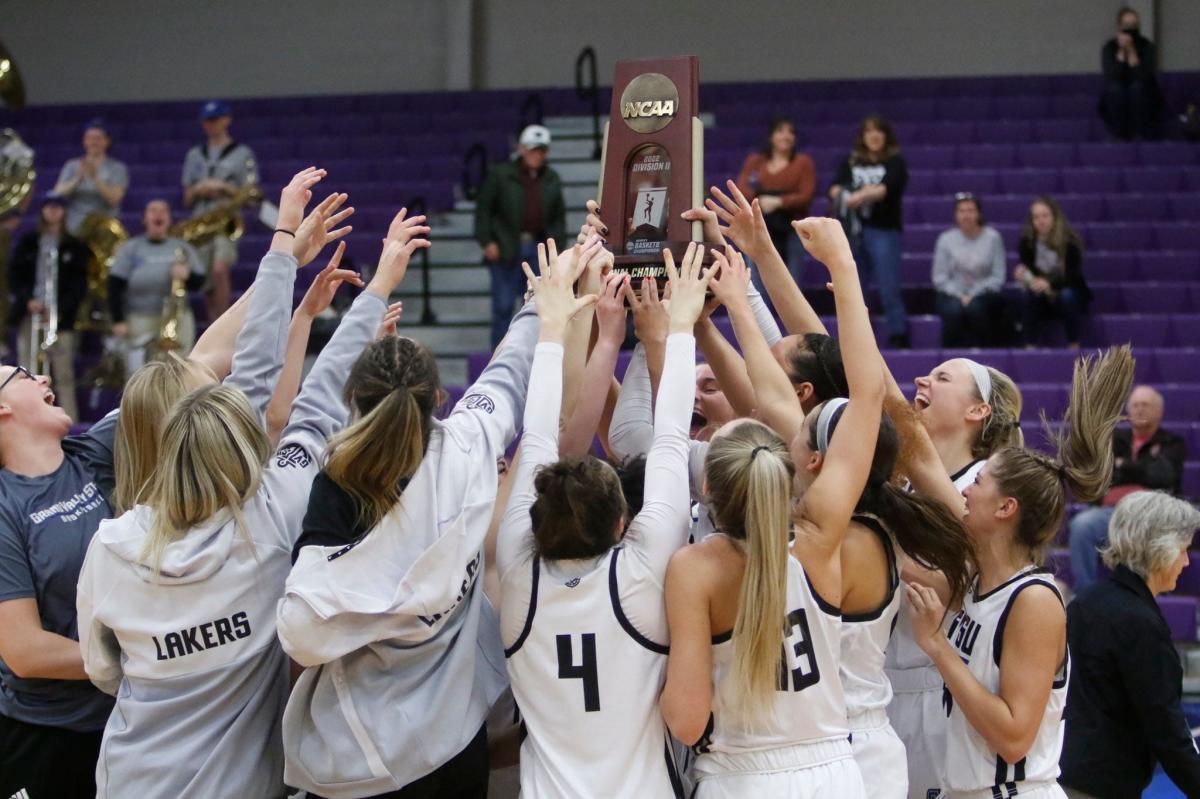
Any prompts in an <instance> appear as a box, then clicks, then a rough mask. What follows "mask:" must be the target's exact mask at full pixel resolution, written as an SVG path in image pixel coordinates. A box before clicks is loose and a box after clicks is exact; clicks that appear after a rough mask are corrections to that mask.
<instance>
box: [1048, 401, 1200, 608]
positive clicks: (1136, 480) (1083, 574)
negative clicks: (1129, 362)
mask: <svg viewBox="0 0 1200 799" xmlns="http://www.w3.org/2000/svg"><path fill="white" fill-rule="evenodd" d="M1125 411H1126V413H1127V414H1128V415H1129V427H1122V428H1119V429H1117V430H1115V431H1113V476H1112V487H1111V488H1109V490H1108V493H1107V494H1105V496H1104V499H1103V500H1102V501H1101V503H1100V505H1099V506H1098V507H1094V508H1088V509H1087V510H1084V511H1082V512H1080V513H1078V514H1076V515H1075V517H1074V518H1072V519H1071V522H1070V524H1069V525H1068V531H1069V534H1070V547H1071V573H1072V575H1074V577H1075V586H1074V588H1075V590H1076V591H1082V590H1083V589H1084V588H1086V587H1087V586H1089V585H1091V584H1092V583H1094V582H1095V581H1096V571H1097V565H1098V564H1097V560H1098V559H1097V556H1096V550H1097V549H1098V548H1099V547H1100V546H1102V545H1103V544H1104V542H1105V541H1106V540H1107V539H1108V527H1109V521H1110V520H1111V519H1112V516H1113V510H1114V508H1115V506H1116V504H1117V503H1118V502H1119V501H1120V500H1121V498H1122V497H1125V496H1127V495H1128V494H1132V493H1134V492H1136V491H1146V490H1151V489H1153V490H1158V491H1169V492H1171V493H1172V494H1179V493H1180V492H1181V490H1182V487H1183V462H1184V460H1185V458H1186V446H1185V444H1184V441H1183V439H1182V438H1181V437H1180V436H1177V435H1175V434H1174V433H1170V432H1168V431H1166V430H1164V429H1162V426H1161V425H1162V420H1163V397H1162V394H1159V393H1158V392H1157V391H1155V390H1154V389H1153V388H1152V387H1150V386H1138V387H1136V388H1135V389H1134V390H1133V391H1132V392H1131V393H1130V395H1129V403H1128V405H1126V407H1125Z"/></svg>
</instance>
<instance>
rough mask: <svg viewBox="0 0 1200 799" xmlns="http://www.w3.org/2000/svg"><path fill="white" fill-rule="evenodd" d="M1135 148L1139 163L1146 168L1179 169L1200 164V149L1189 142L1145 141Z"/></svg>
mask: <svg viewBox="0 0 1200 799" xmlns="http://www.w3.org/2000/svg"><path fill="white" fill-rule="evenodd" d="M1126 146H1128V145H1126ZM1133 147H1135V148H1136V149H1137V155H1138V162H1139V163H1141V164H1144V165H1146V166H1167V167H1170V166H1175V167H1178V166H1179V165H1181V164H1195V163H1198V162H1200V148H1197V147H1196V146H1195V145H1194V144H1189V143H1187V142H1176V141H1155V142H1148V141H1144V142H1138V143H1137V144H1135V145H1133Z"/></svg>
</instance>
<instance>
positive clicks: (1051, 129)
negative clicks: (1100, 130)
mask: <svg viewBox="0 0 1200 799" xmlns="http://www.w3.org/2000/svg"><path fill="white" fill-rule="evenodd" d="M1033 131H1034V134H1033V135H1034V139H1035V140H1036V141H1047V142H1079V141H1087V140H1088V139H1089V138H1091V132H1092V126H1091V121H1090V120H1088V119H1086V118H1075V119H1070V118H1068V119H1035V120H1034V121H1033Z"/></svg>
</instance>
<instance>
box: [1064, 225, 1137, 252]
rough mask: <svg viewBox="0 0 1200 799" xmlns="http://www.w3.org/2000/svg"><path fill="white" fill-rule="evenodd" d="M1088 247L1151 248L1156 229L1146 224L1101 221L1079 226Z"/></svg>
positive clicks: (1101, 248)
mask: <svg viewBox="0 0 1200 799" xmlns="http://www.w3.org/2000/svg"><path fill="white" fill-rule="evenodd" d="M1077 228H1078V230H1079V232H1080V234H1081V235H1082V236H1083V243H1084V246H1085V247H1086V248H1087V249H1094V250H1137V251H1144V250H1147V249H1150V248H1151V244H1152V243H1153V240H1154V230H1153V229H1152V228H1148V227H1146V226H1145V225H1137V224H1134V225H1126V224H1119V223H1100V224H1089V225H1078V226H1077Z"/></svg>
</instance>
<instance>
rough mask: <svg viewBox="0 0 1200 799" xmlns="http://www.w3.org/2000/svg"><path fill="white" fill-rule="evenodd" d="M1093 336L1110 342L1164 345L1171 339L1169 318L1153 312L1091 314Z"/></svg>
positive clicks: (1145, 345) (1142, 345)
mask: <svg viewBox="0 0 1200 799" xmlns="http://www.w3.org/2000/svg"><path fill="white" fill-rule="evenodd" d="M1092 325H1093V336H1099V340H1100V341H1103V342H1106V343H1110V344H1124V343H1125V342H1129V343H1130V344H1132V345H1133V346H1135V347H1164V346H1166V345H1167V344H1169V343H1170V339H1171V319H1170V317H1167V316H1159V315H1155V314H1098V315H1093V318H1092Z"/></svg>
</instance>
